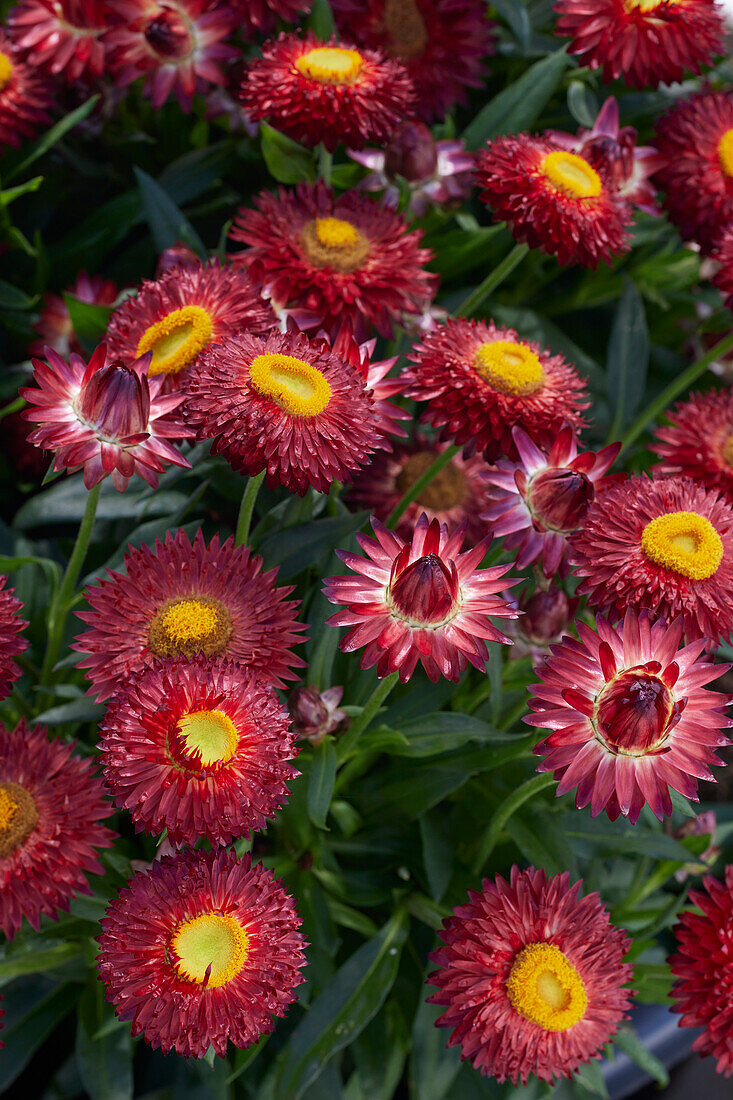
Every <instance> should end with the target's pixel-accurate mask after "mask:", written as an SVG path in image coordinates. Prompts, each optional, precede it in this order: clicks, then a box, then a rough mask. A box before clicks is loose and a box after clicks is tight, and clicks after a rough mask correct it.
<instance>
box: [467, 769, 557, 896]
mask: <svg viewBox="0 0 733 1100" xmlns="http://www.w3.org/2000/svg"><path fill="white" fill-rule="evenodd" d="M554 782H555V780H554V779H553V777H552V776H551V775H546V774H541V775H533V776H532V778H531V779H527V780H525V782H524V783H522V784H521V785H520V786H519V787H517V788H516V790H514V791H512V793H511V794H510V795H509V796H508V797H507V798H505V799H504V801H503V802H502V803H501V805H500V806H498V807H497V809H496V810H495V812H494V816H493V817H492V819H491V823H490V825H489V827H488V829H487V830H486V832H485V833H484V835H483V837H481V839H480V840H479V843H478V851H477V854H476V857H475V859H474V863H473V868H474V871H475V872H476V874H478V873H479V872H480V871H481V869H482V867H483V866H484V864H485V863H486V860H487V859H488V858H489V856H490V855H491V853H492V852H493V850H494V846H495V845H496V842H497V840H498V839H499V834H500V833H501V830H502V829H503V828H504V826H505V825H506V823H507V821H508V820H509V818H510V817H511V816H512V814H513V813H514V812H515V811H516V810H518V809H519V807H520V806H522V805H524V803H525V802H526V801H527V800H528V799H530V798H534V796H535V795H536V794H539V793H540V792H541V791H543V790H545V789H546V788H547V787H550V786H552V784H553V783H554Z"/></svg>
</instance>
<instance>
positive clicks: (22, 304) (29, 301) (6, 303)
mask: <svg viewBox="0 0 733 1100" xmlns="http://www.w3.org/2000/svg"><path fill="white" fill-rule="evenodd" d="M35 302H36V298H30V297H29V296H28V295H27V294H26V293H25V291H23V290H20V289H19V288H18V287H17V286H12V285H11V284H10V283H6V282H5V281H4V279H0V309H19V310H25V309H32V307H33V306H34V304H35Z"/></svg>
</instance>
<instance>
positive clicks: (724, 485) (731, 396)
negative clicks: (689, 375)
mask: <svg viewBox="0 0 733 1100" xmlns="http://www.w3.org/2000/svg"><path fill="white" fill-rule="evenodd" d="M665 416H666V417H667V419H668V420H669V421H671V423H670V425H669V426H667V425H663V426H662V427H659V428H657V429H656V430H655V432H654V435H655V437H656V438H655V441H654V443H652V444H650V449H651V450H652V451H654V452H655V454H658V455H659V457H660V458H661V459H662V461H661V462H658V463H657V464H656V466H655V467H654V470H655V472H656V473H659V474H660V475H663V476H671V477H675V476H677V475H681V476H682V477H688V478H691V479H692V480H693V481H697V482H699V483H700V484H701V485H704V486H705V488H706V489H717V490H718V492H719V493H721V494H722V495H723V496H724V497H726V499H727V500H728V502H729V503H731V504H733V390H731V389H727V390H710V391H709V392H708V393H693V394H690V396H689V397H688V399H687V400H686V401H681V402H680V403H679V404H678V405H676V406H675V408H674V410H673V411H672V412H670V411H667V412H666V413H665Z"/></svg>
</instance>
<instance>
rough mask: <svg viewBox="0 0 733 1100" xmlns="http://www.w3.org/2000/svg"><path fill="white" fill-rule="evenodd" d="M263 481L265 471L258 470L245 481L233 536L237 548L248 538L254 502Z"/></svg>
mask: <svg viewBox="0 0 733 1100" xmlns="http://www.w3.org/2000/svg"><path fill="white" fill-rule="evenodd" d="M264 480H265V471H264V470H260V472H259V473H258V474H255V475H254V477H250V478H248V479H247V485H246V487H245V490H244V493H243V494H242V503H241V505H240V506H239V518H238V519H237V530H236V534H235V535H234V542H235V544H236V545H237V546H241V545H242V543H245V542H246V541H247V539H248V538H249V528H250V524H251V523H252V513H253V511H254V507H255V501H256V500H257V494H258V493H259V491H260V485H261V484H262V482H263V481H264Z"/></svg>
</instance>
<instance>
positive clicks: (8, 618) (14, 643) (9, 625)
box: [0, 574, 28, 699]
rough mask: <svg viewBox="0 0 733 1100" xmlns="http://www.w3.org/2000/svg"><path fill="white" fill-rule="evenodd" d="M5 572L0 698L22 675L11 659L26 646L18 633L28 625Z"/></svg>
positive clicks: (0, 594)
mask: <svg viewBox="0 0 733 1100" xmlns="http://www.w3.org/2000/svg"><path fill="white" fill-rule="evenodd" d="M7 579H8V578H7V574H6V575H5V576H0V699H5V698H6V697H7V696H8V695H10V691H11V685H12V684H13V683H14V681H15V680H18V679H20V677H21V676H22V675H23V673H22V670H21V669H20V668H18V666H17V664H16V663H15V661H14V660H13V658H14V657H17V656H18V654H19V653H23V652H24V651H25V650H26V649H27V648H28V642H27V641H26V640H25V638H20V637H18V635H19V634H20V632H21V630H24V629H25V627H27V626H28V623H27V622H26V621H25V619H21V618H20V615H19V612H20V611H21V610H22V609H23V604H22V603H21V601H20V600H19V599H16V597H15V596H14V595H13V592H14V591H15V589H14V588H6V587H5V582H6V581H7Z"/></svg>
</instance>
